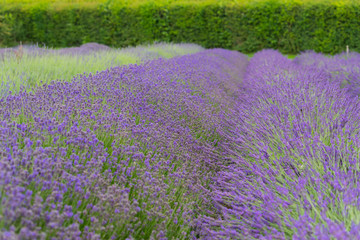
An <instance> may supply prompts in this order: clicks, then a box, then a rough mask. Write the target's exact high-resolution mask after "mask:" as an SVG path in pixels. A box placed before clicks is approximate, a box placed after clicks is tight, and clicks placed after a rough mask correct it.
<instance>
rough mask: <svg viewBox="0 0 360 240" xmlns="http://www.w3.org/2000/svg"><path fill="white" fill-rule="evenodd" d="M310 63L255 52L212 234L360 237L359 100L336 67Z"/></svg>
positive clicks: (215, 198)
mask: <svg viewBox="0 0 360 240" xmlns="http://www.w3.org/2000/svg"><path fill="white" fill-rule="evenodd" d="M311 56H313V55H311ZM303 57H304V59H303ZM300 60H301V61H302V60H304V61H305V62H308V61H310V60H311V57H309V58H308V57H305V56H301V58H300V59H299V60H298V61H300ZM315 61H316V62H317V60H315ZM347 61H352V60H351V59H348V60H344V62H337V63H333V64H334V66H336V67H339V68H341V67H351V66H349V65H348V64H347ZM303 63H304V62H303ZM323 63H324V65H326V61H323ZM354 63H355V62H354ZM306 65H307V64H299V62H297V61H294V62H292V61H291V60H288V59H287V58H285V57H283V56H282V55H281V54H280V53H278V52H276V51H273V50H264V51H261V52H258V53H256V54H255V55H254V57H253V58H252V59H251V60H250V62H249V65H248V68H247V71H246V75H245V79H244V86H243V89H244V92H243V94H244V98H243V99H242V102H240V103H239V104H238V109H237V110H233V112H232V113H230V114H232V116H231V119H232V122H233V126H234V127H233V128H232V129H229V131H228V138H232V139H233V143H232V145H230V146H229V152H231V154H230V155H229V159H230V160H231V163H230V164H229V163H228V162H227V164H222V166H221V171H219V172H218V174H217V176H216V177H215V178H214V182H213V183H212V184H211V188H212V192H211V195H212V197H211V199H212V203H213V205H214V207H213V209H212V211H208V212H207V213H206V214H204V215H203V216H202V217H201V218H199V221H198V224H199V225H200V226H201V234H200V235H201V236H203V238H204V239H324V240H327V239H359V238H360V217H359V216H360V188H359V183H360V182H359V173H360V172H359V170H360V166H359V154H360V133H359V129H360V128H359V127H360V103H359V100H358V98H357V97H356V98H354V97H353V95H351V94H349V92H348V90H349V89H348V88H341V87H340V86H339V84H338V83H339V82H337V81H331V80H332V79H334V76H335V75H334V74H333V73H332V72H329V71H328V70H329V69H333V67H327V66H325V67H314V66H306ZM355 65H356V64H354V68H355ZM335 77H337V76H335ZM229 119H230V117H229Z"/></svg>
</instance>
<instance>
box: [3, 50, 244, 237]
mask: <svg viewBox="0 0 360 240" xmlns="http://www.w3.org/2000/svg"><path fill="white" fill-rule="evenodd" d="M246 64H247V57H246V56H245V55H242V54H240V53H237V52H234V51H227V50H221V49H215V50H207V51H204V52H201V53H198V54H193V55H188V56H182V57H176V58H173V59H170V60H164V59H159V60H154V61H150V62H147V63H145V64H143V65H130V66H126V67H118V68H112V69H109V70H106V71H103V72H100V73H97V74H90V75H88V76H85V75H84V76H78V77H77V78H75V79H74V80H73V81H72V82H52V83H51V84H49V85H43V86H40V87H39V88H36V89H35V90H34V92H32V93H28V92H25V91H21V92H19V93H17V94H10V95H8V96H7V97H4V98H2V99H0V189H3V190H4V191H1V192H2V195H1V198H0V200H1V206H2V208H1V209H2V212H1V215H2V219H1V221H2V225H1V226H2V229H0V232H1V237H7V236H11V237H15V238H16V237H18V238H21V237H25V236H28V237H30V238H31V239H35V238H42V237H43V236H45V238H46V239H109V238H114V239H126V238H128V239H172V238H173V237H174V238H179V239H187V238H189V237H190V235H191V232H192V231H193V227H194V226H195V223H194V219H195V218H196V215H197V214H198V212H199V211H200V210H199V209H202V208H203V207H204V204H206V203H202V201H201V199H202V197H204V198H205V196H206V195H207V194H209V192H208V191H207V190H206V185H207V184H208V183H209V181H210V179H211V176H213V173H214V172H215V171H216V170H219V166H218V161H221V160H222V155H223V153H224V151H225V148H224V146H223V145H222V143H223V142H226V139H225V136H223V133H224V132H226V131H227V129H229V128H230V125H229V122H228V121H227V120H226V119H225V118H224V116H225V114H226V113H227V112H228V111H230V110H231V109H233V108H235V106H236V105H237V99H238V98H239V94H240V91H239V90H238V89H239V88H240V86H241V81H240V79H241V78H242V74H243V73H244V71H245V68H246ZM13 226H14V227H15V229H17V230H14V229H13Z"/></svg>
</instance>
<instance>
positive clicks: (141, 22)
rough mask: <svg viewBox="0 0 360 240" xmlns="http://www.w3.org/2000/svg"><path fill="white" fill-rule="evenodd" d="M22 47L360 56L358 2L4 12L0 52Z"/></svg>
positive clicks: (266, 0) (0, 13)
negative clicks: (194, 47) (193, 46)
mask: <svg viewBox="0 0 360 240" xmlns="http://www.w3.org/2000/svg"><path fill="white" fill-rule="evenodd" d="M20 41H22V42H25V43H26V42H29V43H36V42H37V43H39V44H45V45H46V46H50V47H67V46H74V45H81V44H83V43H86V42H98V43H102V44H106V45H109V46H114V47H125V46H131V45H138V44H144V43H152V42H154V41H165V42H175V43H177V42H190V43H197V44H200V45H202V46H204V47H206V48H216V47H221V48H227V49H236V50H239V51H241V52H244V53H249V52H255V51H258V50H260V49H264V48H273V49H278V50H280V51H281V52H283V53H299V52H301V51H304V50H308V49H313V50H315V51H318V52H323V53H331V54H334V53H338V52H341V51H344V50H345V47H346V45H349V47H350V49H351V50H355V51H360V3H358V1H348V2H346V3H345V2H344V1H327V2H325V1H316V2H314V3H309V2H300V1H281V0H277V1H275V0H263V1H257V2H252V3H250V2H245V3H244V2H243V3H241V4H239V3H238V4H236V3H232V2H230V1H223V2H222V1H199V2H194V3H192V2H191V1H187V2H185V1H184V2H182V1H174V2H173V3H171V2H170V1H169V3H166V2H160V3H156V1H155V2H151V1H148V2H147V1H143V3H141V4H140V3H139V4H137V5H134V6H130V5H126V4H122V3H121V2H119V1H118V2H116V1H107V2H103V3H91V4H89V3H75V4H70V3H69V4H62V5H60V4H55V3H52V4H50V3H46V1H45V2H44V1H43V2H41V4H32V5H27V4H10V5H9V4H8V5H6V6H5V5H0V44H2V45H6V46H12V45H16V44H18V43H19V42H20Z"/></svg>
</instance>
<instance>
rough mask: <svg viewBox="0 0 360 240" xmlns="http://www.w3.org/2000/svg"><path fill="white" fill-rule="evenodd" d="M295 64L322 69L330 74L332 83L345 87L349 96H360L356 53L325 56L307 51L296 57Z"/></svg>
mask: <svg viewBox="0 0 360 240" xmlns="http://www.w3.org/2000/svg"><path fill="white" fill-rule="evenodd" d="M295 62H296V63H297V64H300V65H305V66H314V67H316V68H318V69H322V70H324V71H326V72H327V73H330V74H331V80H332V81H337V82H338V83H339V84H340V86H341V87H345V86H346V88H347V89H348V91H349V93H350V94H351V95H355V96H358V95H359V94H360V65H359V62H360V54H359V53H357V52H350V53H348V54H346V53H341V54H337V55H334V56H325V55H323V54H320V53H315V52H313V51H307V52H304V53H302V54H300V55H299V56H297V57H296V59H295Z"/></svg>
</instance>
